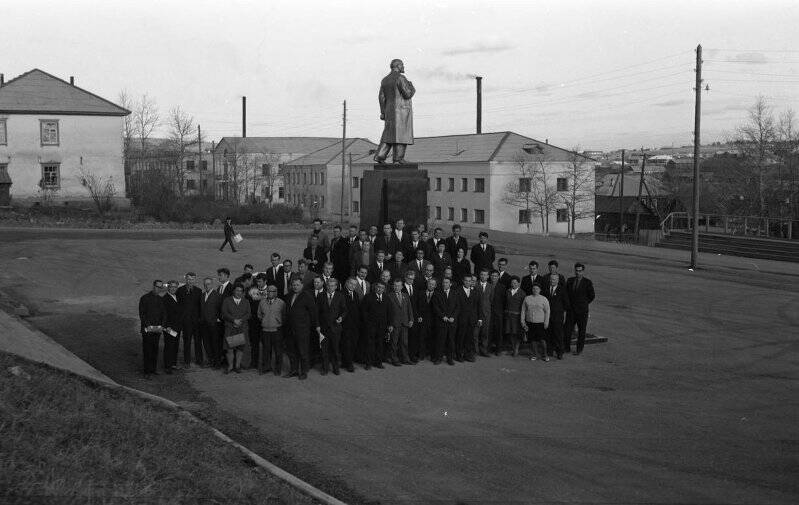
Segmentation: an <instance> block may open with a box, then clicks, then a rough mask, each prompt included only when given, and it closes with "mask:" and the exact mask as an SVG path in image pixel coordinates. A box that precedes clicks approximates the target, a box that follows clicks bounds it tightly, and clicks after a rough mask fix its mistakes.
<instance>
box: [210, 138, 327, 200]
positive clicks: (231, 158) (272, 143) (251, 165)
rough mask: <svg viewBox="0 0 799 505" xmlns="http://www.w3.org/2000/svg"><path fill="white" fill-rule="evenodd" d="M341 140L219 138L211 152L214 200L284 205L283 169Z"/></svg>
mask: <svg viewBox="0 0 799 505" xmlns="http://www.w3.org/2000/svg"><path fill="white" fill-rule="evenodd" d="M336 142H339V143H340V142H341V139H337V138H335V137H222V139H221V140H220V141H219V143H218V144H217V145H216V148H215V149H214V159H215V172H216V197H217V198H219V199H222V200H233V199H236V198H238V200H239V201H241V202H245V201H256V202H258V201H260V202H264V201H266V202H271V203H283V202H284V201H285V189H284V186H283V173H282V167H283V165H284V164H285V163H288V162H289V161H292V160H295V159H297V158H299V157H301V156H305V155H306V154H310V153H312V152H314V151H318V150H319V149H322V148H324V147H327V146H329V145H331V144H335V143H336Z"/></svg>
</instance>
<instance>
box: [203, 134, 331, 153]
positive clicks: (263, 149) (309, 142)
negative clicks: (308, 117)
mask: <svg viewBox="0 0 799 505" xmlns="http://www.w3.org/2000/svg"><path fill="white" fill-rule="evenodd" d="M336 142H338V143H339V144H340V143H341V139H340V138H336V137H222V139H221V140H220V141H219V143H218V144H217V145H216V152H217V153H221V152H224V151H225V149H227V150H229V151H230V150H235V151H238V152H240V153H281V154H299V155H305V154H309V153H312V152H314V151H318V150H319V149H322V148H324V147H327V146H329V145H331V144H334V143H336Z"/></svg>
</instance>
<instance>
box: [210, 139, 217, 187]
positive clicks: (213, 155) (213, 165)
mask: <svg viewBox="0 0 799 505" xmlns="http://www.w3.org/2000/svg"><path fill="white" fill-rule="evenodd" d="M211 183H212V186H213V191H214V196H213V200H214V201H216V142H214V141H213V140H212V141H211Z"/></svg>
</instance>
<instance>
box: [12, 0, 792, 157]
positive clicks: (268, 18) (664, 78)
mask: <svg viewBox="0 0 799 505" xmlns="http://www.w3.org/2000/svg"><path fill="white" fill-rule="evenodd" d="M0 12H2V18H3V22H2V24H3V40H4V44H3V51H2V58H1V59H0V72H3V73H5V75H6V80H8V79H10V78H12V77H15V76H17V75H19V74H21V73H23V72H26V71H28V70H30V69H31V68H36V67H38V68H40V69H42V70H44V71H46V72H50V73H52V74H54V75H56V76H59V77H62V78H64V79H68V78H69V76H70V75H74V76H75V77H76V79H77V84H78V85H79V86H81V87H84V88H85V89H88V90H90V91H92V92H95V93H97V94H99V95H101V96H103V97H106V98H109V99H112V100H114V101H116V97H117V95H118V93H119V91H120V90H122V89H126V90H127V91H128V92H129V93H131V94H133V95H141V94H142V93H148V94H149V95H151V96H152V97H154V98H155V100H156V101H157V104H158V106H159V108H160V109H161V111H162V113H163V114H164V115H166V112H167V111H168V110H169V109H170V108H171V107H174V106H176V105H180V106H181V107H182V108H183V109H184V110H186V111H187V112H189V113H190V114H192V115H193V116H194V117H195V119H196V120H197V121H198V122H199V123H200V124H201V125H202V127H203V130H204V132H207V133H208V134H210V135H211V137H212V138H214V139H219V138H220V137H222V136H225V135H240V134H241V104H240V100H241V96H242V95H246V96H247V102H248V114H247V117H248V126H247V133H248V135H249V136H267V135H270V136H271V135H273V136H292V135H296V136H301V135H318V136H340V135H341V108H342V107H341V103H342V101H343V100H345V99H346V100H347V104H348V109H349V112H348V125H347V133H348V136H359V137H366V138H370V139H372V140H378V139H379V137H380V132H381V130H382V122H380V121H379V110H378V104H377V90H378V85H379V82H380V79H381V78H382V77H383V76H384V75H385V74H386V73H387V72H388V64H389V61H390V60H391V59H392V58H402V59H403V60H404V61H405V69H406V75H407V77H408V78H409V79H410V80H411V81H413V83H414V85H415V86H416V89H417V94H416V96H415V97H414V112H415V115H414V130H415V134H416V135H417V136H432V135H447V134H458V133H473V132H474V131H475V82H474V79H473V75H474V74H477V75H482V76H483V78H484V79H483V91H484V96H483V132H491V131H504V130H512V131H515V132H518V133H521V134H523V135H528V136H531V137H534V138H538V139H541V140H543V139H545V138H548V139H549V140H550V142H551V143H553V144H556V145H560V146H564V147H571V146H575V145H580V146H582V148H584V149H609V148H620V147H627V148H632V147H639V146H642V145H643V146H661V145H671V144H674V145H685V144H690V143H691V135H692V133H691V132H692V130H693V114H694V106H693V91H692V87H693V83H694V74H693V69H694V58H695V56H694V48H695V47H696V45H697V44H698V43H701V44H702V45H703V47H704V51H705V52H704V58H705V66H704V77H705V80H706V82H707V84H709V85H710V91H709V92H706V93H704V94H703V112H704V114H703V123H702V133H703V135H702V141H703V143H707V142H711V141H714V140H720V139H722V138H723V136H724V134H725V132H729V131H731V130H732V129H733V128H734V127H735V125H736V124H738V123H740V122H741V121H742V120H743V119H744V117H745V114H746V108H747V107H748V106H749V105H750V104H751V103H752V102H753V101H754V99H755V97H756V96H757V95H758V94H763V95H765V96H767V97H769V98H770V100H771V103H772V104H773V106H774V108H775V110H776V111H777V112H779V111H780V110H784V109H785V108H786V107H789V106H790V107H793V108H794V109H795V110H797V111H799V28H797V27H799V2H796V1H795V0H748V1H745V2H744V1H730V0H725V1H712V2H711V1H702V0H693V1H687V2H684V1H649V2H646V1H640V0H639V1H632V0H630V1H602V2H599V1H597V2H576V1H557V2H553V1H546V2H533V1H527V2H511V1H503V2H499V1H496V2H494V1H488V0H477V1H441V0H426V1H415V0H405V1H403V2H380V1H377V0H370V1H357V2H356V1H352V2H342V1H324V2H322V1H317V0H304V1H301V2H300V1H292V2H254V1H253V2H244V1H237V2H229V1H224V2H220V1H217V2H205V1H198V0H193V1H190V2H189V1H172V2H167V1H159V2H151V1H148V0H138V1H136V2H122V1H107V2H98V1H82V0H81V1H69V2H36V1H34V2H32V1H30V0H23V1H17V0H13V1H12V0H0Z"/></svg>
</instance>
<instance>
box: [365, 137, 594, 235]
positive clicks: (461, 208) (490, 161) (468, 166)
mask: <svg viewBox="0 0 799 505" xmlns="http://www.w3.org/2000/svg"><path fill="white" fill-rule="evenodd" d="M405 159H406V161H407V162H409V163H418V164H419V168H420V169H423V170H427V174H428V178H429V186H428V191H427V203H428V213H427V215H428V226H429V227H437V226H440V227H442V228H444V229H445V230H447V229H448V228H449V227H450V226H452V225H453V224H456V223H458V224H460V225H461V226H463V227H467V228H473V229H482V228H485V229H491V230H497V231H505V232H515V233H536V234H541V233H544V232H545V231H544V229H545V227H546V222H547V221H548V226H549V233H550V234H553V235H568V234H569V232H570V230H569V227H570V220H569V212H568V206H569V205H568V204H569V202H571V201H574V200H579V202H578V204H577V205H576V206H575V210H576V214H577V215H578V216H579V217H578V219H576V221H575V227H574V228H575V229H574V233H578V234H579V233H593V231H594V219H593V214H594V212H593V211H594V165H595V162H594V161H593V160H592V159H589V158H586V157H585V156H582V155H580V154H577V153H574V152H572V151H568V150H566V149H562V148H560V147H556V146H553V145H550V144H547V143H545V142H540V141H538V140H535V139H532V138H529V137H525V136H522V135H519V134H517V133H513V132H497V133H483V134H469V135H449V136H442V137H417V138H416V139H415V143H414V144H413V145H409V146H408V149H407V152H406V155H405ZM373 163H374V162H373V161H372V156H371V155H366V156H363V157H361V158H360V159H358V160H355V161H353V164H352V184H353V189H354V191H353V201H352V210H353V217H354V218H359V212H360V200H361V199H362V198H364V196H365V195H361V194H360V192H359V190H358V188H359V187H360V179H361V177H362V176H363V171H364V170H371V169H372V167H373ZM542 171H543V174H544V176H545V177H546V181H547V183H546V184H547V191H549V192H550V194H551V195H552V197H551V202H552V205H551V206H550V212H549V215H548V216H544V219H543V220H542V219H541V213H540V212H539V210H538V208H537V206H536V205H535V200H536V199H538V198H537V196H536V195H537V194H538V193H539V192H540V190H541V189H542V188H541V187H540V184H539V183H538V181H537V177H536V174H540V173H541V172H542ZM575 173H577V174H578V181H577V183H578V188H577V193H578V195H577V198H576V199H575V198H573V195H574V193H573V191H572V190H573V188H574V174H575ZM539 200H540V199H539ZM397 217H400V216H397ZM542 221H543V222H542ZM361 224H362V225H365V224H379V223H361Z"/></svg>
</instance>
